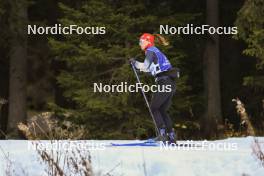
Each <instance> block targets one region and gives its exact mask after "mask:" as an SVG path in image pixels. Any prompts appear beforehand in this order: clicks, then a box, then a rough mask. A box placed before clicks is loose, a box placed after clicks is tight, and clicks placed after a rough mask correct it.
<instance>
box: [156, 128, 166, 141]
mask: <svg viewBox="0 0 264 176" xmlns="http://www.w3.org/2000/svg"><path fill="white" fill-rule="evenodd" d="M159 132H160V134H159V135H158V136H157V137H156V138H154V139H153V140H154V141H156V142H157V141H162V142H166V141H167V140H168V137H167V135H166V130H165V128H161V129H160V130H159Z"/></svg>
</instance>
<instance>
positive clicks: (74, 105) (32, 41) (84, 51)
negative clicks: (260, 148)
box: [0, 0, 264, 140]
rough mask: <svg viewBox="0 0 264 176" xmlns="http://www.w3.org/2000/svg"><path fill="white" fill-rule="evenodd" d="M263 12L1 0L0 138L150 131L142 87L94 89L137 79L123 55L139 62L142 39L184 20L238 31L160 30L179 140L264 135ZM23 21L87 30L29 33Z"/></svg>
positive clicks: (192, 2)
mask: <svg viewBox="0 0 264 176" xmlns="http://www.w3.org/2000/svg"><path fill="white" fill-rule="evenodd" d="M263 16H264V1H263V0H243V1H242V0H241V1H230V0H221V1H220V0H202V1H196V0H188V1H186V0H177V1H175V0H164V1H159V0H152V1H149V0H141V1H138V0H126V1H122V0H86V1H83V0H75V1H70V0H30V1H28V0H20V1H18V0H13V1H8V0H0V46H1V47H0V108H1V109H0V110H1V111H0V132H1V133H0V137H1V139H47V138H48V139H51V138H53V139H147V138H149V137H152V136H154V135H155V131H154V126H153V122H152V119H151V117H150V115H149V112H148V109H147V107H146V105H145V101H144V99H143V97H142V94H141V93H140V92H138V93H130V92H124V93H119V92H114V93H109V92H105V93H99V92H93V84H94V83H104V84H118V83H120V82H128V83H130V84H134V83H135V82H136V78H135V75H134V73H133V70H132V69H131V66H130V64H129V59H130V58H137V59H138V60H140V61H143V60H144V57H145V56H144V52H142V51H141V50H140V47H139V45H138V41H139V37H140V35H141V34H143V33H146V32H147V33H152V34H154V33H160V25H169V26H186V25H187V24H192V25H193V26H202V25H205V24H207V25H211V26H215V27H218V26H223V27H237V30H238V32H237V34H223V35H218V34H210V33H205V34H199V35H198V34H162V36H163V37H165V38H166V39H167V40H168V41H169V43H170V45H168V46H159V45H158V47H159V48H160V49H161V50H162V51H163V52H164V53H166V56H167V57H168V58H169V60H170V61H171V63H172V64H173V65H174V66H175V67H177V68H179V69H180V74H181V77H180V78H179V79H178V80H177V82H176V85H177V89H176V94H175V96H174V97H173V102H172V105H171V107H170V109H169V114H170V116H171V118H172V120H173V127H174V128H175V131H176V132H177V135H178V138H179V139H185V140H186V139H221V138H226V137H238V136H248V135H250V136H252V135H256V136H263V134H264V98H263V95H264V94H263V93H264V89H263V88H264V77H263V76H264V72H263V65H264V18H263ZM28 25H31V26H34V25H35V26H42V27H48V26H50V27H53V26H55V25H60V26H70V25H77V26H81V27H87V26H89V27H90V28H89V29H90V31H89V32H90V34H85V33H83V34H77V33H72V34H70V35H66V34H52V33H48V34H45V33H44V32H43V34H28ZM96 27H97V28H96ZM99 30H101V32H102V34H98V33H99V32H100V31H99ZM32 31H33V30H32ZM139 75H140V79H141V80H142V81H143V82H144V83H146V84H154V80H153V78H152V77H150V76H147V75H145V74H139ZM147 98H148V99H150V98H151V94H148V93H147ZM32 131H33V132H32ZM27 132H29V133H30V134H29V133H27Z"/></svg>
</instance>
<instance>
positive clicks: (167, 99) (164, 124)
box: [150, 77, 176, 133]
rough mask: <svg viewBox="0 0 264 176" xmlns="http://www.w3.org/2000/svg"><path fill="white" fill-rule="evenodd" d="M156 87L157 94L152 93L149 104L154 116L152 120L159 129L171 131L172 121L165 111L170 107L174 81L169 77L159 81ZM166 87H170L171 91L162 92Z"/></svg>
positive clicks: (174, 85) (174, 88)
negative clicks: (157, 89) (157, 88)
mask: <svg viewBox="0 0 264 176" xmlns="http://www.w3.org/2000/svg"><path fill="white" fill-rule="evenodd" d="M156 83H157V85H158V86H160V90H162V91H159V92H154V93H153V95H152V99H151V102H150V108H151V111H152V113H153V116H154V120H155V122H156V124H157V127H158V128H159V129H161V128H165V129H166V132H168V133H169V132H171V131H172V121H171V118H170V117H169V115H168V114H167V110H168V109H169V107H170V105H171V100H172V97H173V95H174V93H175V92H176V81H175V80H173V79H171V78H170V77H165V78H162V79H159V80H158V81H157V82H156ZM166 85H171V91H169V92H168V91H166V92H165V91H164V89H165V88H164V87H165V86H166Z"/></svg>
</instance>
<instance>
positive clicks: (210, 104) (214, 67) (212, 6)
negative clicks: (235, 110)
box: [202, 0, 222, 137]
mask: <svg viewBox="0 0 264 176" xmlns="http://www.w3.org/2000/svg"><path fill="white" fill-rule="evenodd" d="M206 3H207V4H206V5H207V9H206V11H207V14H206V16H207V19H206V21H207V24H208V25H210V26H214V27H217V26H218V0H207V2H206ZM208 36H209V37H208V39H207V42H206V48H205V54H204V57H205V58H204V62H205V65H206V70H205V75H204V76H205V91H206V103H207V109H206V114H205V117H204V119H203V121H202V124H203V125H202V126H203V130H204V132H205V133H204V134H205V136H206V137H212V136H215V135H216V134H217V124H218V123H221V122H222V119H221V118H222V112H221V97H220V95H221V94H220V78H219V75H220V74H219V36H218V35H217V34H213V35H211V34H208Z"/></svg>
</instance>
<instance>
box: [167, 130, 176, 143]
mask: <svg viewBox="0 0 264 176" xmlns="http://www.w3.org/2000/svg"><path fill="white" fill-rule="evenodd" d="M168 141H169V143H170V144H171V143H175V144H176V142H177V141H176V133H175V131H174V129H172V130H171V132H170V133H168Z"/></svg>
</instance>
